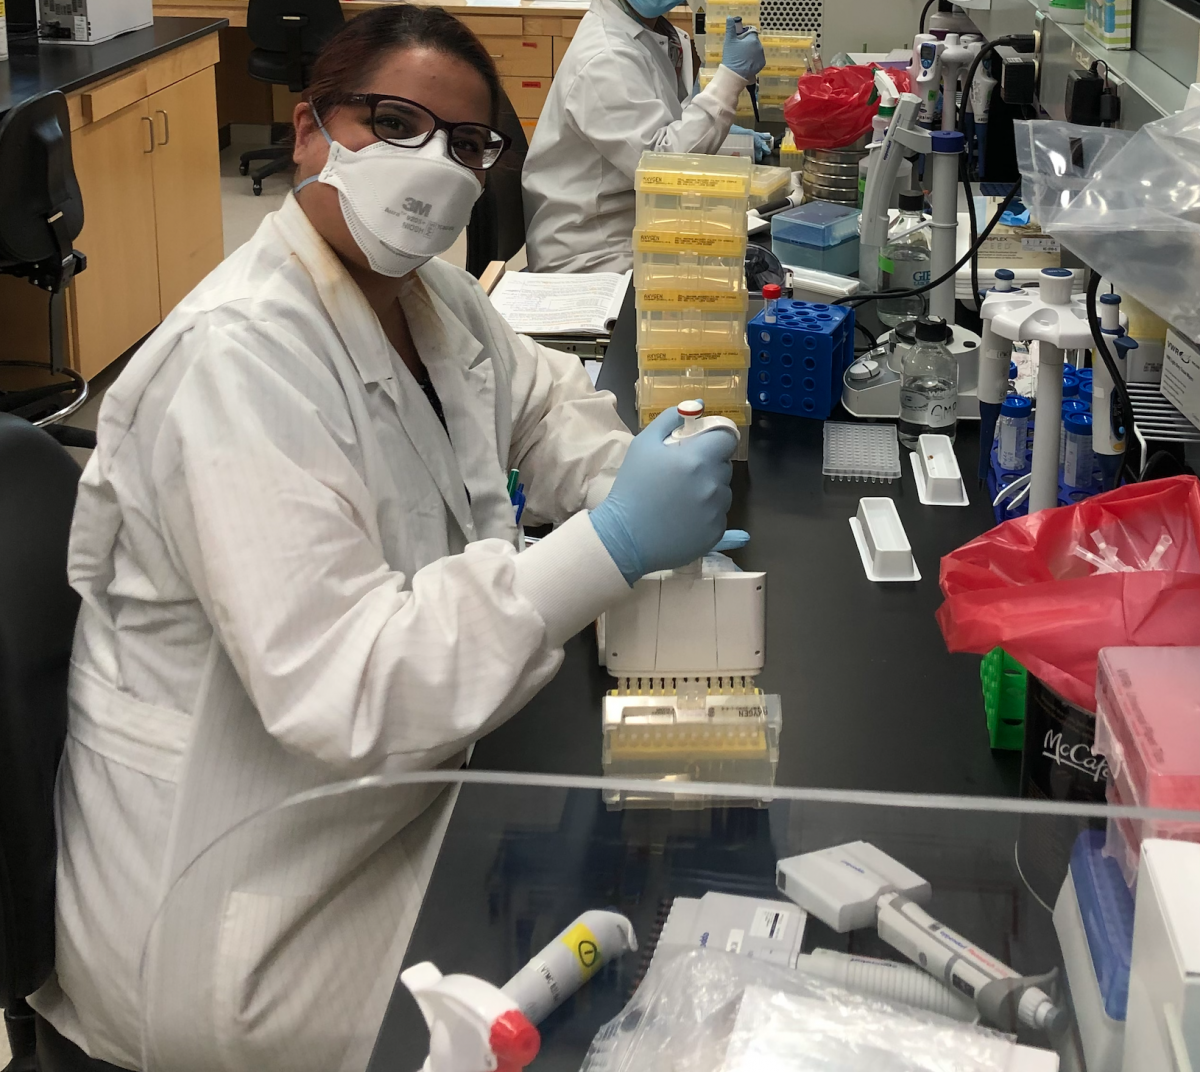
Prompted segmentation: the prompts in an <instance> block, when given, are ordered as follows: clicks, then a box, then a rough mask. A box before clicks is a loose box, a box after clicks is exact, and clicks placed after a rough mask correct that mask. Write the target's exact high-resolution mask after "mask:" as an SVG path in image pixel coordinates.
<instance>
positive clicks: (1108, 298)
mask: <svg viewBox="0 0 1200 1072" xmlns="http://www.w3.org/2000/svg"><path fill="white" fill-rule="evenodd" d="M1100 304H1101V305H1120V304H1121V295H1120V294H1101V295H1100Z"/></svg>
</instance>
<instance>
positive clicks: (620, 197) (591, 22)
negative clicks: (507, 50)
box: [522, 0, 771, 272]
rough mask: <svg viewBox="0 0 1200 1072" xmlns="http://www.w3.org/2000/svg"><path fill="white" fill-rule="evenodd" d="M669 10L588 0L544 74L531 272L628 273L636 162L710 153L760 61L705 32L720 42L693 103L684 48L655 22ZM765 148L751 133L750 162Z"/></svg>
mask: <svg viewBox="0 0 1200 1072" xmlns="http://www.w3.org/2000/svg"><path fill="white" fill-rule="evenodd" d="M680 2H682V0H592V3H591V7H590V8H589V9H588V13H587V14H586V15H584V17H583V20H582V21H581V22H580V24H579V29H578V30H577V31H576V32H575V37H574V38H573V39H572V41H571V44H570V47H569V48H568V49H567V53H566V55H565V56H564V57H563V61H562V64H561V66H560V67H559V68H558V70H557V72H555V75H554V81H553V82H552V83H551V86H550V95H549V97H547V99H546V105H545V107H544V108H543V109H542V114H541V116H540V118H539V119H538V124H537V129H536V130H534V132H533V143H532V144H531V145H530V147H529V155H528V156H527V157H526V159H525V167H524V172H523V176H522V186H523V190H524V199H525V232H526V248H527V254H528V258H529V267H530V268H531V269H532V270H533V271H535V272H624V271H628V270H629V269H630V268H631V267H632V266H633V246H632V235H633V223H634V196H633V174H634V171H635V170H636V169H637V165H638V160H640V159H641V156H642V153H643V152H645V151H647V150H652V151H654V152H659V153H715V152H716V151H717V150H718V149H719V148H720V147H721V143H722V142H723V141H724V140H725V138H726V135H728V134H729V131H730V129H731V125H732V123H733V117H734V112H735V111H736V109H737V99H738V94H739V93H741V92H742V90H743V89H745V88H746V86H747V85H749V84H750V83H751V82H752V81H753V80H754V78H755V76H756V75H757V74H758V72H759V71H760V70H762V67H763V65H764V63H765V60H764V58H763V49H762V44H761V42H760V41H759V40H758V34H757V32H754V31H752V30H749V29H745V30H742V29H741V28H740V25H735V23H734V21H733V20H730V22H729V25H728V27H716V26H713V27H711V28H710V32H714V33H716V32H722V31H724V32H725V46H724V52H723V55H722V59H721V65H720V66H719V67H718V68H717V71H716V73H715V74H714V75H713V78H712V81H711V82H709V84H708V85H707V86H706V87H705V88H704V89H703V90H701V91H700V92H699V93H697V94H695V95H694V96H693V93H692V91H693V88H694V85H695V78H696V71H695V68H694V66H693V57H694V52H693V51H692V45H691V39H690V38H689V37H688V35H687V34H686V33H683V32H682V31H680V30H678V29H676V28H675V27H674V26H672V25H671V23H670V22H669V21H668V20H667V19H666V13H667V12H668V11H670V10H671V8H673V7H676V6H677V5H678V4H679V3H680ZM737 23H738V24H740V20H737ZM746 133H750V132H749V131H746ZM770 142H771V139H770V138H769V137H768V136H767V135H766V134H757V133H756V134H755V143H756V154H757V153H760V152H762V151H766V150H767V149H769V147H770Z"/></svg>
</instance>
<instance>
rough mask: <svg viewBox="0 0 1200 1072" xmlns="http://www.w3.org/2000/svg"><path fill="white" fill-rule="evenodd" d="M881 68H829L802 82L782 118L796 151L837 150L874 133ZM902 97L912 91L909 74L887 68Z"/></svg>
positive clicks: (874, 65) (875, 65)
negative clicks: (879, 69)
mask: <svg viewBox="0 0 1200 1072" xmlns="http://www.w3.org/2000/svg"><path fill="white" fill-rule="evenodd" d="M877 67H878V64H874V63H873V64H871V65H870V66H869V67H868V66H860V65H856V66H853V67H826V68H825V70H823V71H818V72H816V73H815V74H806V75H804V76H803V77H801V78H800V80H799V84H798V85H797V87H796V92H795V93H793V94H792V96H791V97H790V98H789V99H788V101H787V102H786V103H785V104H784V106H783V117H784V119H785V120H786V121H787V125H788V128H789V129H790V130H791V132H792V135H793V137H795V139H796V148H797V149H838V148H841V146H843V145H850V144H852V143H853V142H856V141H857V140H858V139H859V138H861V137H862V136H863V135H864V134H866V133H867V131H869V130H870V129H871V120H872V119H874V118H875V114H876V113H877V112H878V111H879V98H878V96H876V94H875V71H876V69H877ZM888 74H889V75H891V78H892V81H893V82H895V83H896V88H897V89H898V90H899V91H900V92H901V93H906V92H907V91H908V87H909V78H908V72H907V71H904V70H893V69H891V68H888Z"/></svg>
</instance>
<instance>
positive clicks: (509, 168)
mask: <svg viewBox="0 0 1200 1072" xmlns="http://www.w3.org/2000/svg"><path fill="white" fill-rule="evenodd" d="M497 126H499V128H500V131H501V133H504V134H507V135H508V136H509V137H510V138H511V139H512V144H511V145H510V146H509V148H508V151H507V152H506V153H505V154H504V155H503V156H502V157H501V158H500V162H499V163H498V164H497V165H496V166H495V167H494V168H492V169H491V170H490V171H489V172H488V173H487V182H485V183H484V187H483V193H482V195H481V196H480V198H479V200H478V201H476V202H475V207H474V208H473V209H472V210H471V222H470V223H468V224H467V271H468V272H470V273H471V274H472V275H473V276H474V277H475V278H476V279H478V278H479V277H480V276H481V275H483V270H484V269H485V268H486V267H487V266H488V265H489V264H490V263H491V262H492V261H506V260H508V259H509V258H510V257H512V256H513V254H514V253H516V252H517V250H519V249H520V248H521V247H522V246H523V245H525V209H524V206H523V205H522V203H521V169H522V168H523V167H524V166H525V157H526V156H527V155H528V153H529V142H528V141H526V140H525V130H524V128H523V127H522V126H521V120H520V119H518V118H517V113H516V111H515V110H514V109H513V106H512V102H511V101H509V99H508V94H506V93H505V92H504V90H501V91H500V116H499V121H498V123H497Z"/></svg>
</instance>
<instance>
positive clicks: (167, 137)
mask: <svg viewBox="0 0 1200 1072" xmlns="http://www.w3.org/2000/svg"><path fill="white" fill-rule="evenodd" d="M154 114H155V115H161V116H162V117H163V140H162V141H160V142H159V143H158V144H159V145H170V144H171V117H170V116H169V115H167V113H166V112H164V111H163V110H162V109H161V108H159V109H158V111H156V112H155V113H154Z"/></svg>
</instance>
